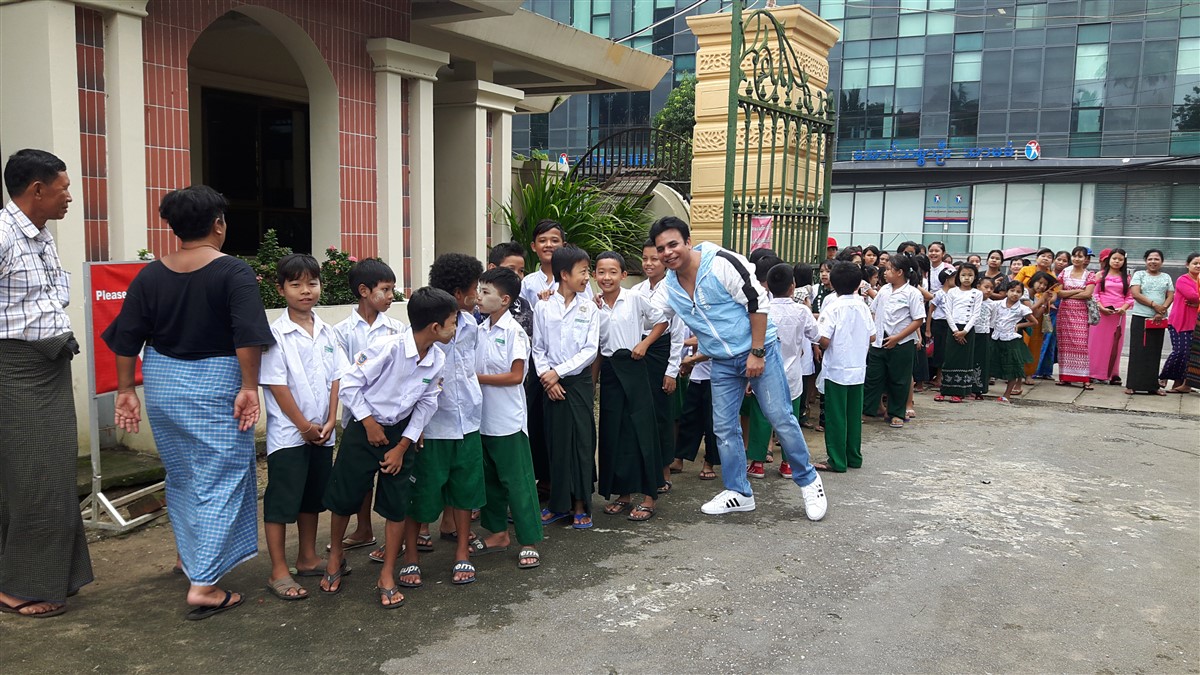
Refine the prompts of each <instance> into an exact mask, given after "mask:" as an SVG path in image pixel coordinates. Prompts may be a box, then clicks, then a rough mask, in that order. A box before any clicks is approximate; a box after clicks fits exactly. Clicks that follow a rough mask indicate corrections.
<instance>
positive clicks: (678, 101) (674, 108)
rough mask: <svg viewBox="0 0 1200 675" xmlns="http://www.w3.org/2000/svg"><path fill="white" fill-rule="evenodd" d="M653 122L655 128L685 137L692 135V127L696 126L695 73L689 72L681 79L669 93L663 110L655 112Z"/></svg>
mask: <svg viewBox="0 0 1200 675" xmlns="http://www.w3.org/2000/svg"><path fill="white" fill-rule="evenodd" d="M651 123H652V124H653V125H654V128H655V129H662V130H663V131H671V132H674V133H677V134H679V135H680V136H683V137H684V138H691V137H692V128H693V127H695V126H696V76H695V75H692V74H691V73H687V74H685V75H684V76H683V78H682V79H680V80H679V84H678V85H676V86H675V88H674V89H672V90H671V93H670V94H668V95H667V102H666V104H665V105H663V107H662V110H659V111H658V112H657V113H655V114H654V119H653V121H652V122H651Z"/></svg>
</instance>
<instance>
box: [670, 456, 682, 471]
mask: <svg viewBox="0 0 1200 675" xmlns="http://www.w3.org/2000/svg"><path fill="white" fill-rule="evenodd" d="M667 468H668V469H670V470H671V473H683V460H682V459H676V460H675V461H673V462H671V464H670V465H669V466H668V467H667Z"/></svg>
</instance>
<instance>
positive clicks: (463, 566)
mask: <svg viewBox="0 0 1200 675" xmlns="http://www.w3.org/2000/svg"><path fill="white" fill-rule="evenodd" d="M459 572H470V573H471V576H469V577H467V578H466V579H453V580H451V582H450V583H452V584H454V585H456V586H465V585H466V584H473V583H475V566H474V565H472V564H471V561H469V560H458V561H456V562H455V563H454V573H455V574H458V573H459Z"/></svg>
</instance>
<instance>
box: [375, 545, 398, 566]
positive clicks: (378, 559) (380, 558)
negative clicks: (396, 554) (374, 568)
mask: <svg viewBox="0 0 1200 675" xmlns="http://www.w3.org/2000/svg"><path fill="white" fill-rule="evenodd" d="M385 550H386V547H384V546H380V547H379V548H377V549H375V550H374V551H371V552H370V553H368V554H367V558H368V559H369V560H370V561H371V562H377V563H382V562H383V553H384V551H385ZM400 552H401V553H404V546H403V545H401V546H400Z"/></svg>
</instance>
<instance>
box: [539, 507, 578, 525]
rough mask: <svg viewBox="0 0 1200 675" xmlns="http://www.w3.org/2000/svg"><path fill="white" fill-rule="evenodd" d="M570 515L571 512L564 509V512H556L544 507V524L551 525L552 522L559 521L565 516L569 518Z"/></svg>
mask: <svg viewBox="0 0 1200 675" xmlns="http://www.w3.org/2000/svg"><path fill="white" fill-rule="evenodd" d="M570 516H571V514H570V512H568V511H564V512H562V513H555V512H553V511H551V510H550V509H542V524H543V525H549V524H551V523H557V522H558V521H560V520H562V519H563V518H569V517H570Z"/></svg>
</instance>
